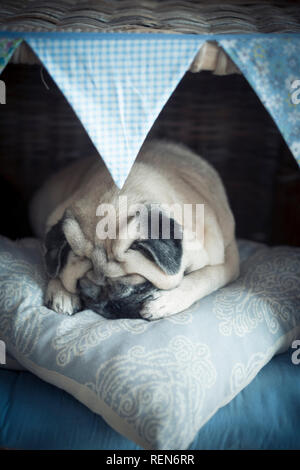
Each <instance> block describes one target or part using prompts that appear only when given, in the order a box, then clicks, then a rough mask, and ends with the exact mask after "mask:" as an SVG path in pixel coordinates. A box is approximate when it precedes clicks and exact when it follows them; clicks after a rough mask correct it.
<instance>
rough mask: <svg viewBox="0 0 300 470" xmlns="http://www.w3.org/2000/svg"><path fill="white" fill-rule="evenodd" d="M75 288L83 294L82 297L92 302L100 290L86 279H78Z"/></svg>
mask: <svg viewBox="0 0 300 470" xmlns="http://www.w3.org/2000/svg"><path fill="white" fill-rule="evenodd" d="M77 288H78V290H79V292H80V294H83V295H84V296H86V297H89V298H90V299H93V300H96V299H97V298H98V296H99V294H100V289H101V287H100V286H97V285H96V284H94V283H93V282H92V281H90V280H89V279H88V278H86V277H83V278H82V279H79V281H78V282H77Z"/></svg>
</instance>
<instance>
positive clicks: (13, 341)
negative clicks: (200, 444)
mask: <svg viewBox="0 0 300 470" xmlns="http://www.w3.org/2000/svg"><path fill="white" fill-rule="evenodd" d="M240 251H241V255H242V264H241V276H240V278H239V279H238V280H237V281H235V282H234V283H232V284H230V285H228V286H226V287H224V288H223V289H220V290H219V291H217V292H214V293H213V294H211V295H210V296H207V297H205V298H203V299H201V300H200V301H199V302H197V303H196V304H194V305H193V306H192V307H191V308H190V309H188V310H186V311H185V312H183V313H181V314H177V315H174V316H172V317H169V318H166V319H162V320H159V321H156V322H146V321H144V320H142V319H141V320H140V319H136V320H126V319H122V320H107V319H105V318H102V317H101V316H99V315H97V314H96V313H95V312H92V311H90V310H86V311H83V312H80V313H78V314H76V315H74V316H73V317H65V316H62V315H60V314H57V313H55V312H53V311H51V310H49V309H48V308H46V307H44V306H43V294H44V289H45V285H46V277H45V272H44V267H43V260H42V256H41V250H40V244H39V242H38V241H36V240H23V241H20V242H17V243H15V242H11V241H9V240H7V239H5V238H1V240H0V331H1V338H2V339H3V340H4V341H5V342H6V345H7V350H8V351H9V352H10V353H11V354H12V355H13V357H15V358H16V360H17V361H18V362H19V363H20V364H21V365H23V366H24V367H25V368H27V369H28V370H30V371H32V372H33V373H34V374H36V375H37V376H39V377H40V378H42V379H43V380H45V381H47V382H49V383H52V384H53V385H56V386H58V387H60V388H62V389H64V390H65V391H67V392H69V393H70V394H72V395H73V396H74V397H75V398H77V399H78V400H79V401H81V402H82V403H83V404H85V405H86V406H87V407H89V408H90V409H91V410H92V411H94V412H96V413H97V414H99V415H101V416H102V417H103V418H104V419H105V420H106V422H108V423H109V424H110V425H111V426H112V427H113V428H114V429H116V430H117V431H118V432H119V433H121V434H123V435H124V436H126V437H127V438H129V439H131V440H133V441H134V442H135V443H136V444H137V445H139V446H141V447H143V448H154V449H156V448H158V449H186V448H188V447H189V446H190V445H191V443H192V441H193V440H194V439H195V437H196V435H197V433H198V431H199V430H200V429H201V428H202V427H203V426H204V425H205V423H206V422H207V421H208V420H209V419H210V418H212V416H213V415H214V414H215V413H216V412H217V410H218V409H219V408H220V407H222V406H224V405H225V404H227V403H229V402H230V401H231V400H232V399H233V398H234V397H235V396H236V395H237V394H238V393H239V392H240V391H241V390H242V389H243V388H244V387H246V386H247V385H248V384H249V383H250V382H251V381H252V380H253V379H254V378H255V376H256V375H257V373H258V372H259V371H260V369H261V368H262V367H263V366H264V365H265V364H267V363H268V362H269V361H270V359H271V358H272V357H273V356H274V355H275V354H277V353H279V352H282V351H284V350H286V349H287V348H288V347H289V345H290V343H291V341H292V340H293V339H294V338H297V337H299V335H300V296H299V292H300V249H296V248H289V247H275V248H268V247H266V246H260V245H255V244H254V245H253V244H250V245H249V244H247V243H241V244H240Z"/></svg>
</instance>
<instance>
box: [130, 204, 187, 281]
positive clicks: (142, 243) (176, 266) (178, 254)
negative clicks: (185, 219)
mask: <svg viewBox="0 0 300 470" xmlns="http://www.w3.org/2000/svg"><path fill="white" fill-rule="evenodd" d="M166 219H167V224H169V225H167V226H169V227H170V230H169V231H168V233H167V236H166V234H164V230H163V224H164V223H166ZM148 223H149V225H148V235H149V238H147V239H145V240H144V239H141V240H136V241H134V242H133V244H132V245H131V247H130V248H131V249H132V250H138V251H140V252H141V253H143V255H144V256H145V257H146V258H148V259H150V260H152V261H155V263H156V264H157V265H158V266H159V267H160V268H161V269H162V270H163V271H164V272H165V273H166V274H170V275H171V274H172V275H173V274H176V273H178V271H179V270H180V266H181V260H182V231H181V227H180V225H179V224H178V223H177V222H176V221H175V220H174V219H172V218H168V217H166V216H165V215H164V214H163V213H162V212H161V211H160V213H159V227H158V230H156V237H157V238H153V237H151V229H150V227H151V225H150V224H151V222H150V220H149V219H148ZM165 226H166V225H165Z"/></svg>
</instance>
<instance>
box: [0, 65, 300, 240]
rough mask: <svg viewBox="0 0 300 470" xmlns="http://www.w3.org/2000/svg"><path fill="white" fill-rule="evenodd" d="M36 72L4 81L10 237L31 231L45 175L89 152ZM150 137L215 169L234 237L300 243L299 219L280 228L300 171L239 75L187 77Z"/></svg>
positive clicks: (0, 135)
mask: <svg viewBox="0 0 300 470" xmlns="http://www.w3.org/2000/svg"><path fill="white" fill-rule="evenodd" d="M41 70H42V69H41V66H38V65H32V66H29V65H12V64H9V65H8V66H7V68H6V69H5V70H4V72H3V75H2V78H3V80H5V83H6V87H7V104H6V105H5V106H1V107H0V175H1V177H2V180H3V179H5V181H6V183H5V185H6V189H5V191H4V192H3V194H2V200H3V199H4V200H7V194H8V193H7V192H8V191H9V190H8V189H7V187H8V184H10V185H11V195H10V196H9V197H10V200H11V201H12V200H14V210H13V211H11V210H10V209H9V210H7V216H6V219H5V223H4V224H3V227H1V233H8V234H9V235H10V236H15V237H20V236H23V235H26V234H29V233H30V231H29V228H28V224H27V220H26V217H24V207H25V206H26V205H27V204H28V201H29V199H30V197H31V195H32V193H33V192H34V191H35V189H36V188H37V187H39V186H40V185H41V183H42V182H43V181H44V180H45V179H46V178H47V176H49V174H51V173H53V172H54V171H56V170H57V169H58V168H60V167H62V166H64V165H66V164H68V163H69V162H70V161H73V160H75V159H77V158H79V157H84V156H86V155H87V154H89V153H91V152H94V147H93V144H92V143H91V141H90V139H89V137H88V136H87V134H86V132H85V130H84V128H83V126H82V125H81V123H80V121H79V120H78V119H77V117H76V115H75V114H74V112H73V110H72V108H71V107H70V106H69V104H68V102H67V101H66V99H65V98H64V96H63V95H62V93H61V92H60V90H59V89H58V88H57V86H56V85H55V83H54V82H53V80H52V79H51V77H50V76H49V75H48V74H47V72H46V71H45V70H43V72H41ZM41 73H42V74H43V79H42V76H41ZM44 82H45V83H46V84H47V87H48V88H49V89H47V87H46V86H45V84H44ZM149 136H150V137H167V138H170V139H173V140H175V141H181V142H184V143H185V144H187V145H189V146H190V147H191V148H193V149H195V150H196V151H197V152H198V153H200V154H201V155H203V156H204V157H205V158H207V159H208V160H209V161H210V162H211V163H212V164H213V165H214V166H215V167H216V168H217V170H218V171H219V172H220V174H221V176H222V178H223V180H224V182H225V185H226V188H227V191H228V195H229V199H230V202H231V205H232V208H233V211H234V214H235V217H236V221H237V235H238V236H240V237H246V238H249V239H253V240H261V241H266V242H274V243H276V242H277V241H280V242H282V243H294V244H297V243H298V241H299V240H300V223H299V220H298V221H297V214H294V217H290V219H289V222H288V224H289V226H288V227H286V226H284V227H282V226H280V227H279V226H278V223H279V219H278V208H279V207H282V206H284V207H285V211H287V210H290V209H289V206H291V210H292V207H293V205H294V201H295V200H296V199H295V197H294V196H293V191H294V192H295V194H296V193H297V192H299V171H298V169H297V165H296V163H295V162H294V160H293V157H292V156H291V154H290V152H289V150H288V149H287V147H286V145H285V143H284V141H283V139H282V137H281V135H280V133H279V131H278V130H277V127H276V126H275V124H274V123H273V121H272V119H271V118H270V116H269V114H268V113H267V112H266V110H265V109H264V107H263V106H262V104H261V103H260V101H259V99H258V98H257V96H256V94H255V93H254V91H253V90H252V89H251V87H250V86H249V85H248V83H247V82H246V80H245V79H244V78H243V76H241V75H228V76H225V77H219V76H215V75H213V74H211V73H210V72H201V73H198V74H192V73H190V72H188V73H186V75H185V76H184V78H183V79H182V81H181V82H180V84H179V86H178V87H177V89H176V90H175V92H174V94H173V95H172V97H171V98H170V100H169V101H168V103H167V104H166V106H165V107H164V109H163V111H162V112H161V114H160V116H159V118H158V119H157V121H156V123H155V124H154V126H153V128H152V130H151V132H150V134H149ZM282 174H285V175H286V174H288V175H291V174H292V175H294V176H293V178H294V179H293V187H292V189H291V187H290V186H288V188H287V189H286V190H285V189H284V188H285V187H286V185H287V184H290V183H289V181H290V179H289V178H290V176H288V177H287V176H285V178H282ZM287 181H288V183H287ZM3 187H4V183H3V184H2V188H3ZM291 191H292V194H291ZM286 193H288V195H289V196H288V198H287V194H286ZM282 195H284V201H282V200H281V197H283V196H282ZM9 218H10V219H12V220H11V221H10V223H9V222H8V219H9ZM2 223H3V222H2ZM8 226H10V230H9V231H8ZM295 231H296V234H295ZM297 231H298V232H297ZM297 233H298V237H297ZM292 234H293V235H292Z"/></svg>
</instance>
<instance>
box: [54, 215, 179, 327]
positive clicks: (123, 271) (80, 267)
mask: <svg viewBox="0 0 300 470" xmlns="http://www.w3.org/2000/svg"><path fill="white" fill-rule="evenodd" d="M151 215H153V214H151V211H149V212H148V222H150V223H149V224H148V225H147V234H146V236H145V232H144V234H143V237H141V236H140V232H139V234H138V237H137V236H136V235H137V233H136V231H135V226H136V225H137V220H136V219H135V218H134V217H131V219H130V222H129V225H128V226H127V230H128V227H129V228H131V230H129V231H130V235H127V236H122V230H123V229H122V226H119V227H118V236H117V237H116V238H112V239H111V238H107V239H105V240H99V239H98V238H97V237H95V239H94V240H93V242H91V240H88V239H87V237H86V236H85V234H84V232H83V230H82V228H81V226H80V224H79V223H78V221H77V220H76V219H75V218H74V217H73V216H72V213H71V212H70V211H68V212H67V213H66V214H65V215H64V217H63V218H62V219H61V220H60V221H59V222H58V223H57V224H56V225H54V226H52V227H51V229H50V230H49V231H48V233H47V235H46V239H45V248H46V253H45V261H46V268H47V272H48V274H49V276H50V277H52V278H55V277H59V278H60V279H61V281H62V283H63V285H64V287H65V288H66V289H67V290H68V291H69V292H71V293H73V294H74V293H76V294H78V295H79V297H80V299H81V303H82V306H83V308H85V309H91V310H93V311H95V312H97V313H99V314H100V315H102V316H104V317H106V318H109V319H118V318H140V311H141V310H142V308H143V307H144V305H145V303H146V302H148V301H150V300H151V298H152V296H153V294H154V293H155V292H156V291H157V290H161V289H163V290H164V289H172V288H174V287H175V286H176V285H178V284H179V282H180V280H181V279H182V277H183V272H182V268H181V266H182V238H181V237H180V236H178V234H180V233H181V227H180V226H179V224H178V223H177V222H176V221H175V220H174V219H173V218H170V217H168V216H167V215H165V214H164V213H163V212H162V211H161V210H159V215H158V217H156V219H155V220H156V221H157V220H158V226H156V228H155V230H154V232H155V234H154V237H153V236H152V234H153V230H152V231H151V229H150V228H149V227H151ZM127 222H128V219H127ZM162 226H164V227H166V226H168V227H169V231H168V233H167V236H165V232H164V231H163V230H162ZM132 229H133V230H132ZM152 229H153V225H152ZM126 233H127V232H126ZM123 235H124V234H123Z"/></svg>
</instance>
